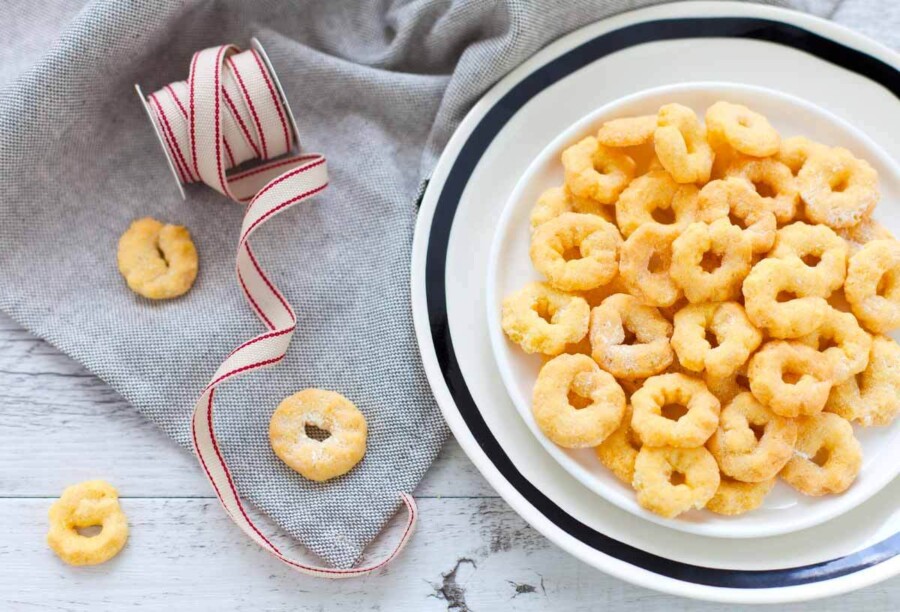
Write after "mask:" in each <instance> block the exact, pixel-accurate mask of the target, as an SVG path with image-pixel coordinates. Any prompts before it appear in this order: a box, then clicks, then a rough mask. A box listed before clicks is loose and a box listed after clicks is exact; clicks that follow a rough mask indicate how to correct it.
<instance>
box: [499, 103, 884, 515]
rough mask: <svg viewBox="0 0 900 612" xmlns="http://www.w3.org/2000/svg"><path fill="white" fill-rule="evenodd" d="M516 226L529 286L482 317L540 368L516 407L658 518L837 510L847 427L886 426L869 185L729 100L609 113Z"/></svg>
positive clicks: (858, 170)
mask: <svg viewBox="0 0 900 612" xmlns="http://www.w3.org/2000/svg"><path fill="white" fill-rule="evenodd" d="M561 161H562V165H563V169H564V172H565V184H564V185H563V186H560V187H554V188H552V189H549V190H547V191H546V192H544V193H543V194H542V195H541V196H540V198H539V199H538V201H537V203H536V205H535V206H534V209H533V211H532V214H531V226H532V230H531V248H530V255H531V261H532V263H533V265H534V267H535V269H536V270H537V271H538V272H539V273H541V274H542V275H543V276H544V277H545V280H544V281H541V282H532V283H529V284H528V285H526V286H525V287H523V288H521V289H520V290H518V291H516V292H515V293H513V294H511V295H509V296H508V297H506V298H505V299H504V301H503V305H502V313H501V317H502V318H501V322H502V327H503V329H504V331H505V332H506V334H507V336H508V337H509V338H510V340H512V341H513V342H515V343H517V344H518V345H520V346H521V348H522V349H523V350H524V351H526V352H528V353H538V354H541V355H543V356H544V359H545V362H544V365H543V366H542V368H541V370H540V373H539V375H538V377H537V381H536V382H535V384H534V392H533V400H532V401H533V404H532V410H533V414H534V419H535V422H536V423H537V425H538V426H539V427H540V429H541V431H542V432H543V433H544V434H545V435H546V436H547V437H548V438H549V439H550V440H552V441H553V442H554V443H555V444H557V445H559V446H561V447H565V448H591V447H592V448H595V449H596V456H597V459H598V460H599V462H600V463H602V464H603V465H604V466H606V467H607V468H608V469H609V470H611V471H612V473H613V474H615V476H616V477H618V478H619V479H620V480H622V481H623V482H625V483H627V484H628V485H630V486H632V487H633V488H634V490H635V491H636V495H637V501H638V503H639V504H640V505H641V506H642V507H644V508H646V509H648V510H650V511H652V512H655V513H657V514H659V515H662V516H664V517H668V518H672V517H675V516H677V515H679V514H681V513H683V512H686V511H688V510H690V509H694V508H706V509H708V510H711V511H712V512H716V513H719V514H724V515H737V514H742V513H744V512H748V511H750V510H753V509H755V508H758V507H759V506H760V505H761V504H762V503H763V500H764V499H765V497H766V495H767V494H768V493H769V491H770V490H771V489H772V487H773V486H774V484H775V482H776V479H777V478H779V477H780V478H781V479H782V480H783V481H784V482H786V483H787V484H789V485H790V486H792V487H793V488H795V489H796V490H798V491H800V492H801V493H804V494H806V495H813V496H820V495H826V494H839V493H842V492H843V491H845V490H846V489H847V488H848V487H849V486H850V485H851V484H852V483H853V481H854V480H855V479H856V476H857V474H858V473H859V470H860V467H861V464H862V450H861V447H860V444H859V442H858V441H857V439H856V437H855V435H854V428H853V426H852V424H856V425H860V426H863V427H871V426H885V425H888V424H890V423H891V421H893V419H894V418H895V416H896V415H897V413H898V411H900V347H898V345H897V343H896V342H895V341H894V340H893V339H891V338H890V337H888V336H887V334H888V333H889V332H891V331H892V330H894V329H897V328H898V327H900V242H898V241H896V240H895V239H894V238H893V236H891V234H890V232H889V231H887V230H886V229H885V228H884V227H882V226H881V225H879V224H878V222H876V221H875V220H873V219H872V216H871V215H872V212H873V210H874V208H875V205H876V203H877V202H878V199H879V191H878V184H877V183H878V175H877V172H876V171H875V169H873V168H872V166H871V165H870V164H869V163H868V162H866V161H865V160H863V159H860V158H858V157H856V156H855V155H854V154H853V153H852V152H850V151H848V150H847V149H844V148H840V147H830V146H827V145H825V144H820V143H817V142H814V141H812V140H809V139H807V138H805V137H803V136H794V137H791V138H784V139H783V138H781V136H780V135H779V133H778V132H777V131H776V130H775V129H774V128H773V127H772V125H771V124H770V123H769V121H768V120H767V119H766V118H765V117H764V116H762V115H760V114H759V113H756V112H754V111H752V110H750V109H748V108H746V107H745V106H742V105H739V104H732V103H729V102H716V103H715V104H713V105H712V106H710V107H709V108H708V109H707V111H706V115H705V121H701V119H700V118H698V116H697V115H696V113H695V112H694V111H693V110H692V109H690V108H688V107H686V106H682V105H680V104H666V105H664V106H662V107H661V108H660V109H659V111H658V112H657V114H655V115H646V116H641V117H628V118H621V119H615V120H612V121H608V122H606V123H604V124H603V125H602V126H601V127H600V129H599V131H598V132H597V133H596V135H592V136H588V137H586V138H584V139H582V140H580V141H579V142H577V143H575V144H573V145H571V146H570V147H568V148H567V149H565V150H564V151H563V153H562V156H561Z"/></svg>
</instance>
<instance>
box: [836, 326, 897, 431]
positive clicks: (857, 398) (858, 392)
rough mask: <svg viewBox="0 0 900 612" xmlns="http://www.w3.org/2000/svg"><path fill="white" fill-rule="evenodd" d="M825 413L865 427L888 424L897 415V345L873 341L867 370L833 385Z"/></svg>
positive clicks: (885, 340) (879, 338) (883, 338)
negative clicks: (833, 414)
mask: <svg viewBox="0 0 900 612" xmlns="http://www.w3.org/2000/svg"><path fill="white" fill-rule="evenodd" d="M825 410H826V411H828V412H833V413H835V414H837V415H838V416H841V417H843V418H845V419H847V420H848V421H855V422H857V423H859V424H860V425H863V426H864V427H872V426H873V425H874V426H884V425H890V424H891V422H893V420H894V419H895V418H896V417H897V413H898V412H900V346H898V345H897V343H896V342H894V340H893V339H891V338H888V337H887V336H876V337H875V338H873V339H872V348H871V351H870V352H869V354H868V364H867V367H866V369H865V370H864V371H863V372H862V373H861V374H858V375H857V376H855V377H850V378H849V379H848V380H847V381H846V382H844V383H842V384H840V385H837V386H835V387H834V389H832V390H831V395H829V396H828V403H827V404H825Z"/></svg>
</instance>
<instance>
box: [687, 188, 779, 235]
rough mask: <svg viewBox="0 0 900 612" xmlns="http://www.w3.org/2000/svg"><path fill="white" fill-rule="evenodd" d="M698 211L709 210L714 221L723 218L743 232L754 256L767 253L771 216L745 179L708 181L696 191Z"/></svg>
mask: <svg viewBox="0 0 900 612" xmlns="http://www.w3.org/2000/svg"><path fill="white" fill-rule="evenodd" d="M699 208H700V209H701V210H707V211H713V212H712V214H711V216H713V217H714V218H721V217H727V218H728V220H729V221H730V222H731V224H732V225H735V226H737V227H739V228H740V229H741V230H743V232H744V234H745V235H746V236H747V237H748V238H749V239H750V246H751V248H752V250H753V252H754V253H768V252H769V250H770V249H771V248H772V245H773V244H774V243H775V230H776V228H777V221H776V220H775V214H774V213H773V212H772V211H771V210H769V209H768V208H766V205H765V203H764V202H763V200H762V197H761V196H760V195H759V194H758V193H756V190H755V189H754V188H753V184H752V183H751V182H750V181H748V180H747V179H744V178H741V177H737V176H730V177H728V178H725V179H719V180H715V181H710V182H708V183H707V184H706V185H704V186H703V189H701V190H700V195H699Z"/></svg>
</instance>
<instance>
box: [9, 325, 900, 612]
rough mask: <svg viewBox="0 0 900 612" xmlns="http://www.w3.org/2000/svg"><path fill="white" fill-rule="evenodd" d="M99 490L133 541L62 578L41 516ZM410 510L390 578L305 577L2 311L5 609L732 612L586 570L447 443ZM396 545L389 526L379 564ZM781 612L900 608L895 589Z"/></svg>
mask: <svg viewBox="0 0 900 612" xmlns="http://www.w3.org/2000/svg"><path fill="white" fill-rule="evenodd" d="M89 478H105V479H107V480H109V481H110V482H111V483H113V484H114V485H115V486H116V487H118V489H119V492H120V493H121V495H122V498H123V499H122V506H123V508H124V510H125V512H126V513H127V514H128V518H129V521H130V524H131V537H130V539H129V542H128V545H127V546H126V548H125V550H124V551H123V552H122V553H121V554H120V555H119V556H118V557H116V558H115V559H114V560H112V561H111V562H109V563H106V564H104V565H101V566H97V567H90V568H73V567H68V566H66V565H64V564H63V563H61V562H60V561H59V560H58V559H57V558H56V557H55V556H54V555H53V553H52V552H50V550H49V549H48V548H47V546H46V544H45V541H44V538H45V534H46V530H47V518H46V514H47V508H48V506H49V505H50V503H51V502H52V500H53V499H54V498H55V497H57V496H58V495H59V493H60V492H61V491H62V489H63V488H64V487H65V486H66V485H68V484H72V483H74V482H79V481H81V480H85V479H89ZM416 497H417V498H418V500H419V505H420V508H421V511H422V515H421V521H420V526H419V530H418V532H417V533H416V535H415V536H414V537H413V540H412V542H411V544H410V545H409V547H408V548H407V549H406V551H404V553H403V555H402V557H401V558H400V559H398V560H397V561H396V562H395V563H394V564H393V565H391V566H390V567H388V568H387V569H385V570H382V571H381V572H380V573H378V574H377V575H372V576H369V577H367V578H362V579H354V580H345V581H322V580H316V579H312V578H307V577H305V576H300V575H298V574H296V573H294V572H292V571H290V570H288V569H287V568H286V567H285V566H283V565H281V564H280V563H279V562H277V561H275V560H274V559H272V558H270V557H268V556H267V555H266V554H264V553H263V552H261V551H260V550H258V549H257V548H256V546H255V545H254V544H252V543H250V542H249V541H248V540H247V539H246V538H245V537H244V536H243V534H241V533H240V532H239V531H238V530H237V528H236V527H234V525H233V524H232V523H231V522H230V521H228V520H227V519H226V518H225V516H224V514H223V513H222V510H221V509H220V508H219V504H218V502H217V501H216V500H215V499H214V498H213V497H212V495H211V491H210V488H209V485H208V484H207V482H206V481H205V480H204V479H203V477H202V476H201V474H200V473H199V471H198V469H197V466H196V465H195V461H194V459H193V457H191V456H190V455H189V454H188V453H187V452H185V451H184V450H182V449H180V448H178V447H176V446H175V445H174V444H173V443H172V442H171V441H170V440H169V439H168V438H166V437H164V436H163V435H162V434H161V433H160V432H159V431H157V430H156V429H155V427H154V426H153V425H151V424H150V423H149V422H146V421H145V420H144V419H143V418H142V417H141V416H140V415H139V414H138V413H137V412H136V411H135V410H133V409H132V408H131V407H130V406H129V405H128V404H127V403H126V402H125V401H124V400H123V399H122V398H121V397H119V396H118V395H117V394H116V393H115V392H113V391H111V390H110V389H109V388H108V387H107V386H106V385H104V384H103V383H102V382H101V381H99V380H98V379H96V378H95V377H93V376H92V375H91V374H89V373H88V372H86V371H85V370H84V369H83V368H82V367H81V366H79V365H78V364H76V363H75V362H73V361H72V360H70V359H69V358H68V357H65V356H64V355H61V354H60V353H59V352H58V351H56V350H55V349H53V348H52V347H51V346H49V345H48V344H46V343H45V342H43V341H41V340H39V339H37V338H35V337H33V336H32V335H31V334H29V333H28V332H26V331H23V330H22V329H21V328H20V327H19V326H18V325H16V324H15V323H14V322H12V321H11V320H10V319H9V318H8V317H6V316H5V315H2V314H0V525H2V528H0V534H2V535H0V610H32V609H35V610H37V609H41V610H45V609H53V610H92V611H97V610H122V609H125V608H128V609H152V610H158V609H162V608H163V607H164V608H165V609H166V610H168V611H169V612H171V611H175V610H192V611H195V610H198V609H200V610H205V609H224V610H282V609H283V610H337V609H341V610H386V611H387V610H390V611H405V610H414V611H417V612H418V611H429V610H453V611H456V612H466V611H469V610H474V611H485V610H490V611H494V610H549V609H551V608H552V609H554V610H589V609H590V610H595V609H601V610H663V609H665V610H667V611H668V612H676V611H679V610H694V609H700V610H714V609H725V608H724V607H722V606H716V605H713V604H703V603H697V602H691V601H688V600H685V599H679V598H676V597H669V596H665V595H659V594H657V593H654V592H651V591H647V590H644V589H640V588H637V587H632V586H630V585H628V584H626V583H624V582H621V581H619V580H617V579H615V578H611V577H609V576H606V575H604V574H602V573H600V572H598V571H596V570H594V569H592V568H591V567H589V566H587V565H584V564H583V563H581V562H579V561H576V560H575V559H574V558H572V557H570V556H568V555H567V554H566V553H564V552H562V551H561V550H559V549H557V548H556V547H555V546H554V545H553V544H551V543H550V542H548V541H547V540H546V539H544V537H543V536H541V535H540V534H538V533H537V532H535V531H534V530H533V529H531V528H530V527H528V526H527V525H526V524H525V523H524V521H522V519H520V518H519V517H518V515H516V514H515V513H514V512H513V511H512V510H511V509H510V508H509V507H508V506H507V505H506V504H505V502H503V500H501V499H499V498H498V497H497V495H496V493H495V492H494V491H493V490H492V489H491V488H490V487H489V486H488V484H487V483H486V482H485V481H484V479H482V477H481V476H480V475H479V474H478V472H477V471H476V470H475V468H474V467H473V466H472V464H471V463H470V462H469V460H468V459H467V458H466V457H465V455H464V454H463V453H462V451H461V450H460V448H459V446H458V445H457V444H456V443H455V442H454V441H452V440H451V441H450V442H449V443H448V444H447V446H446V447H445V448H444V451H443V452H442V454H441V456H440V458H439V459H438V461H437V462H436V463H435V465H434V467H432V469H431V471H429V472H428V475H427V476H426V477H425V480H424V481H423V482H422V484H421V485H420V486H419V488H418V490H417V491H416ZM394 529H396V525H395V526H394ZM395 537H396V533H395V532H394V531H393V530H391V529H389V530H388V531H387V532H386V533H385V534H384V535H383V537H382V538H381V540H379V542H376V543H375V544H374V545H373V546H372V551H371V552H372V554H377V553H378V551H379V549H381V550H383V549H384V548H385V547H386V546H387V545H388V544H390V543H391V542H392V541H393V539H394V538H395ZM729 609H734V608H729ZM782 609H784V608H782ZM787 609H792V610H793V609H797V610H826V609H834V610H848V611H850V610H860V611H862V610H865V611H867V612H869V611H876V610H897V609H900V579H894V580H893V581H890V582H887V583H884V584H881V585H878V586H874V587H871V588H869V589H866V590H864V591H860V592H857V593H854V594H851V595H848V596H844V597H841V598H838V599H834V600H829V601H826V602H818V603H811V604H807V605H801V606H796V607H789V608H787Z"/></svg>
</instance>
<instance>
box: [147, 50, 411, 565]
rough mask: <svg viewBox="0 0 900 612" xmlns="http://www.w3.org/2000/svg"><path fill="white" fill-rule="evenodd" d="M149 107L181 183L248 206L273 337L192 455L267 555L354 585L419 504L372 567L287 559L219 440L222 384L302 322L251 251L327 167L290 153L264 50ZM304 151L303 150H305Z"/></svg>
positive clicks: (202, 412)
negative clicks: (264, 228) (261, 523)
mask: <svg viewBox="0 0 900 612" xmlns="http://www.w3.org/2000/svg"><path fill="white" fill-rule="evenodd" d="M146 104H147V106H148V108H149V112H150V116H151V118H152V120H153V122H154V124H155V127H156V128H157V131H158V133H159V134H160V135H161V139H162V140H163V144H164V146H165V148H166V151H167V154H168V155H169V159H170V161H171V162H172V165H173V168H174V169H175V172H176V174H177V175H178V178H179V180H180V181H181V182H182V183H195V182H202V183H205V184H206V185H208V186H209V187H212V188H213V189H215V190H216V191H218V192H219V193H221V194H223V195H225V196H227V197H229V198H231V199H232V200H235V201H237V202H242V203H243V202H249V203H248V204H247V207H246V211H245V213H244V220H243V223H242V227H241V233H240V239H239V240H238V250H237V266H236V267H237V279H238V282H239V283H240V286H241V289H242V290H243V292H244V296H245V297H246V298H247V302H248V304H249V305H250V307H251V308H252V309H253V310H254V312H256V314H257V316H258V317H259V319H260V321H262V323H263V324H264V325H265V326H266V328H267V330H268V331H266V332H265V333H263V334H260V335H258V336H256V337H255V338H253V339H251V340H248V341H247V342H244V343H243V344H241V345H240V346H238V347H237V348H235V349H234V350H233V351H232V352H231V353H230V354H229V355H228V357H227V358H226V359H225V361H224V362H223V363H222V365H220V366H219V368H218V370H216V373H215V374H214V375H213V378H212V380H211V381H210V383H209V384H208V385H207V386H206V388H205V389H204V390H203V393H202V394H201V395H200V398H199V399H198V400H197V403H196V404H195V405H194V412H193V416H192V419H191V431H192V436H193V444H194V451H195V453H196V455H197V458H198V459H199V461H200V464H201V465H202V467H203V470H204V472H205V473H206V477H207V478H208V479H209V482H210V483H211V484H212V486H213V489H214V490H215V493H216V496H217V497H218V498H219V501H220V502H221V503H222V506H223V507H224V508H225V512H226V513H227V514H228V516H229V517H230V518H231V520H233V521H234V522H235V523H236V524H237V525H238V527H240V528H241V529H242V530H243V531H244V533H246V534H247V535H248V536H249V537H250V538H251V539H252V540H253V541H255V542H256V543H257V544H259V546H261V547H262V548H264V549H265V550H267V551H268V552H269V553H271V554H272V555H274V556H275V557H277V558H278V559H280V560H281V561H283V562H284V563H286V564H288V565H289V566H291V567H292V568H294V569H295V570H297V571H300V572H302V573H304V574H310V575H313V576H319V577H325V578H347V577H353V576H361V575H365V574H369V573H371V572H373V571H375V570H377V569H379V568H381V567H383V566H385V565H387V564H388V563H389V562H390V561H391V560H393V559H394V557H396V556H397V554H398V553H399V552H400V551H401V550H402V549H403V547H404V546H405V545H406V543H407V541H408V540H409V537H410V536H411V535H412V532H413V529H414V527H415V524H416V517H417V509H416V504H415V501H414V500H413V498H412V496H410V495H408V494H406V493H401V494H400V495H401V499H402V501H403V503H404V504H405V505H406V509H407V513H408V519H407V523H406V527H405V529H404V530H403V534H402V535H401V537H400V540H399V542H398V543H397V545H396V546H395V547H394V549H393V550H392V551H391V552H390V553H389V554H388V555H387V556H386V557H385V558H384V559H382V560H381V561H379V562H376V563H373V564H371V565H368V566H366V567H359V568H352V569H332V568H324V567H317V566H312V565H309V564H306V563H302V562H300V561H297V560H295V559H292V558H290V557H287V556H285V554H284V553H282V552H281V551H280V550H279V549H278V547H276V546H275V544H273V543H272V542H271V541H270V540H269V539H268V538H266V536H265V535H263V533H262V532H261V531H260V530H259V529H258V528H257V526H256V525H255V524H254V522H253V520H252V519H251V518H250V516H249V514H248V513H247V512H246V510H245V508H244V504H243V503H242V502H241V499H240V497H239V496H238V493H237V489H236V487H235V484H234V479H233V478H232V476H231V472H230V471H229V469H228V466H227V465H226V463H225V459H224V457H223V455H222V453H221V450H220V449H219V445H218V442H217V441H216V435H215V430H214V428H213V400H214V397H215V391H216V388H217V387H218V386H219V385H220V384H222V383H223V382H225V381H227V380H229V379H232V378H235V377H237V376H241V375H243V374H246V373H248V372H252V371H254V370H257V369H260V368H264V367H267V366H270V365H273V364H276V363H278V362H280V361H281V360H282V359H283V358H284V355H285V353H286V352H287V348H288V345H289V344H290V341H291V336H292V335H293V333H294V329H295V327H296V323H297V317H296V315H295V314H294V310H293V308H291V305H290V304H288V302H287V300H286V299H285V298H284V296H283V295H282V294H281V292H280V291H279V290H278V288H277V287H276V286H275V285H274V284H273V283H272V281H271V280H270V279H269V277H268V276H267V275H266V273H265V272H264V270H263V268H262V266H261V265H260V264H259V261H258V260H257V258H256V256H255V255H254V254H253V250H252V249H251V247H250V241H249V240H250V236H251V235H252V234H253V233H254V232H255V231H256V230H257V229H259V227H260V226H261V225H263V224H264V223H265V222H266V221H268V220H270V219H271V218H272V217H274V216H275V215H277V214H279V213H281V212H284V211H285V210H287V209H289V208H291V207H292V206H294V205H296V204H298V203H300V202H302V201H304V200H306V199H308V198H311V197H312V196H314V195H316V194H317V193H320V192H321V191H323V190H324V189H325V188H326V187H327V186H328V171H327V166H326V161H325V158H324V157H323V156H322V155H319V154H318V153H310V154H302V153H295V152H292V149H293V148H294V144H295V142H294V141H295V140H296V136H295V133H294V128H293V126H294V122H293V118H292V117H291V116H290V112H289V110H288V108H287V106H286V104H285V103H284V101H283V99H282V98H281V95H280V93H279V90H278V88H277V81H276V80H275V78H274V76H273V74H271V73H270V71H269V68H268V64H267V62H266V61H265V60H264V58H263V57H262V56H261V54H260V53H259V52H258V51H257V50H256V49H250V50H247V51H241V50H240V49H239V48H238V47H236V46H234V45H222V46H219V47H211V48H209V49H203V50H202V51H198V52H197V53H195V54H194V56H193V59H192V61H191V68H190V74H189V76H188V80H187V81H179V82H176V83H170V84H169V85H166V86H165V87H163V88H162V89H160V90H159V91H156V92H155V93H153V94H151V95H150V96H149V97H148V98H147V100H146ZM296 144H297V149H298V150H299V143H296ZM250 160H262V163H260V164H258V165H256V166H255V167H253V168H252V169H250V170H244V171H240V172H232V171H231V170H232V169H233V168H235V167H237V166H239V165H240V164H242V163H243V162H246V161H250Z"/></svg>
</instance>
